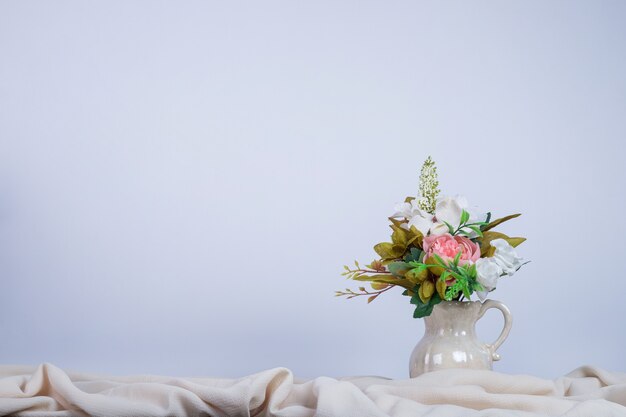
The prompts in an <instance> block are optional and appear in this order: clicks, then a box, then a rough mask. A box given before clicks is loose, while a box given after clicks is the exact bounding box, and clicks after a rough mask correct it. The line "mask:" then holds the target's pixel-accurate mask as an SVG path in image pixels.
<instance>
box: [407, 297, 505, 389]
mask: <svg viewBox="0 0 626 417" xmlns="http://www.w3.org/2000/svg"><path fill="white" fill-rule="evenodd" d="M490 308H497V309H498V310H500V311H501V312H502V315H503V316H504V328H503V329H502V332H501V333H500V336H498V339H497V340H496V341H495V342H493V343H491V344H486V343H482V342H480V341H479V340H478V338H477V337H476V322H477V321H478V320H479V319H480V318H481V317H482V316H483V315H484V314H485V312H486V311H487V310H489V309H490ZM424 322H425V325H426V329H425V332H424V337H422V340H420V341H419V343H418V344H417V346H415V349H413V353H412V354H411V360H410V363H409V374H410V375H411V378H414V377H416V376H418V375H420V374H423V373H424V372H430V371H436V370H439V369H448V368H471V369H492V364H493V361H497V360H500V355H498V354H497V353H496V350H497V349H498V348H499V347H500V345H501V344H502V342H504V340H505V339H506V338H507V336H508V335H509V332H510V331H511V326H512V324H513V317H512V316H511V312H510V311H509V309H508V307H507V306H505V305H504V304H502V303H501V302H500V301H495V300H486V301H485V302H484V303H481V302H480V301H442V302H440V303H439V304H437V305H435V307H434V308H433V312H432V313H431V315H430V316H428V317H424Z"/></svg>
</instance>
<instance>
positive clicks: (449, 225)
mask: <svg viewBox="0 0 626 417" xmlns="http://www.w3.org/2000/svg"><path fill="white" fill-rule="evenodd" d="M443 223H444V224H445V225H446V226H448V232H450V234H454V227H452V225H451V224H450V223H448V222H446V221H444V222H443Z"/></svg>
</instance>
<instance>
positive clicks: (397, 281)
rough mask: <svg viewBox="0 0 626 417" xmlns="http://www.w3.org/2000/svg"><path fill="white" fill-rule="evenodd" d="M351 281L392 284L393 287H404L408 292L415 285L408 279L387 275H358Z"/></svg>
mask: <svg viewBox="0 0 626 417" xmlns="http://www.w3.org/2000/svg"><path fill="white" fill-rule="evenodd" d="M352 279H353V280H355V281H370V282H379V283H386V284H393V285H398V286H400V287H404V288H406V289H408V290H410V289H412V288H413V287H414V286H415V284H413V283H412V282H411V281H409V280H408V279H404V278H397V277H394V276H393V275H388V274H387V275H383V274H381V275H358V276H355V277H354V278H352Z"/></svg>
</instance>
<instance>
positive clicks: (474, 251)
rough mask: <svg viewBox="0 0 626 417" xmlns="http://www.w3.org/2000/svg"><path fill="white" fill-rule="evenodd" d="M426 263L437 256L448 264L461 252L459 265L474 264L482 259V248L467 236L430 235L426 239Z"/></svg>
mask: <svg viewBox="0 0 626 417" xmlns="http://www.w3.org/2000/svg"><path fill="white" fill-rule="evenodd" d="M424 252H426V255H425V256H424V261H426V260H427V259H428V258H430V257H431V256H432V255H433V254H437V255H439V256H440V257H441V259H443V260H444V261H446V262H449V261H452V260H453V259H454V257H455V256H456V255H457V253H459V252H461V258H460V259H459V265H465V264H467V263H474V262H476V261H477V260H478V259H479V258H480V246H479V245H478V243H474V242H472V241H471V240H469V238H467V237H465V236H452V235H451V234H450V233H445V234H443V235H438V236H435V235H430V236H426V237H425V238H424Z"/></svg>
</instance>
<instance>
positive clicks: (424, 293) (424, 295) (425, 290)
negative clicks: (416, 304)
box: [417, 280, 435, 303]
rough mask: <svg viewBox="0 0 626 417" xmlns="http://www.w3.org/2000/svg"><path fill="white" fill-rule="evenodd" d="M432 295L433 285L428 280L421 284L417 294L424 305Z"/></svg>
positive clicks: (433, 291)
mask: <svg viewBox="0 0 626 417" xmlns="http://www.w3.org/2000/svg"><path fill="white" fill-rule="evenodd" d="M434 293H435V284H433V282H432V281H430V280H426V281H424V282H422V285H420V289H419V290H418V292H417V294H418V295H419V297H420V299H421V300H422V302H424V303H426V302H428V300H430V297H432V296H433V294H434Z"/></svg>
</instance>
